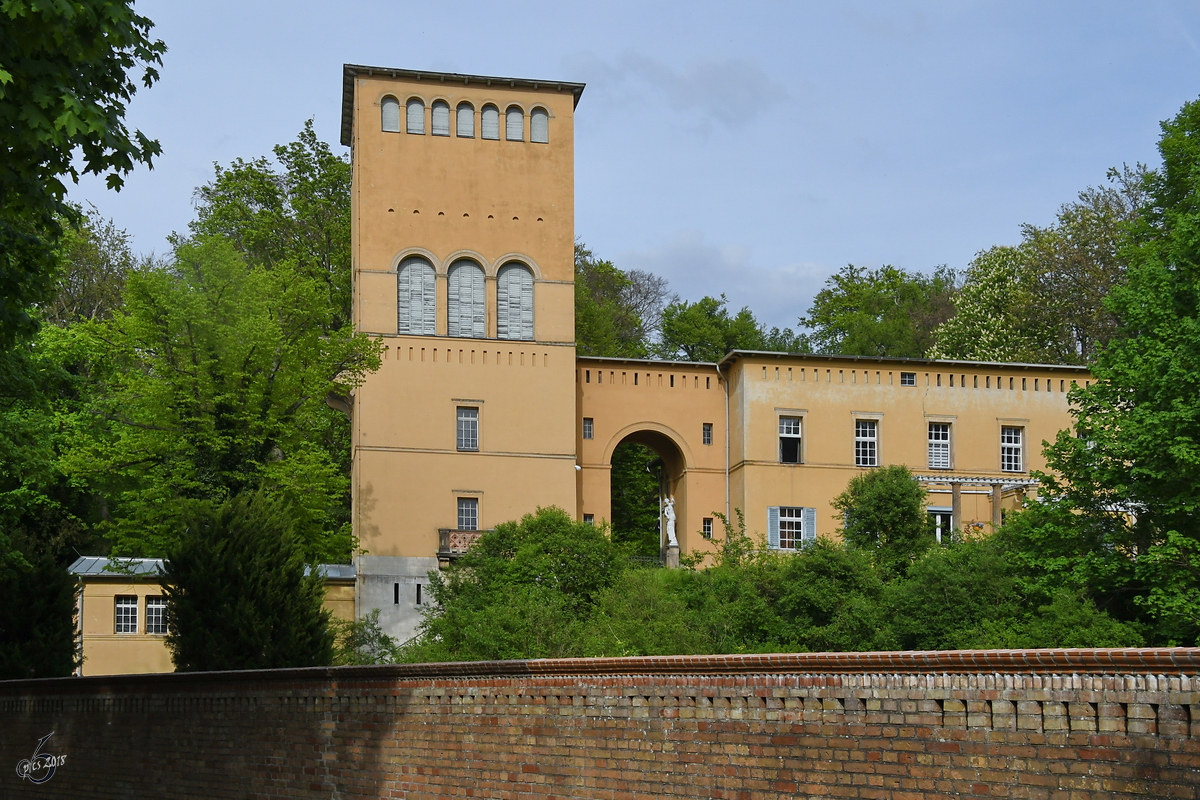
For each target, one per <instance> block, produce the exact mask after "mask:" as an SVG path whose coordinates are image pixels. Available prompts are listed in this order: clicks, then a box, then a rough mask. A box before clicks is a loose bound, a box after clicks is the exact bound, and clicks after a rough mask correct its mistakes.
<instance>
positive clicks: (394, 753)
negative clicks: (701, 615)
mask: <svg viewBox="0 0 1200 800" xmlns="http://www.w3.org/2000/svg"><path fill="white" fill-rule="evenodd" d="M51 731H53V732H54V735H53V736H51V737H50V738H49V739H48V740H47V742H46V744H45V746H44V747H43V752H44V753H47V754H49V755H53V756H66V759H65V761H64V762H63V763H62V764H61V765H59V766H57V767H56V771H55V773H54V775H53V776H52V777H51V778H50V780H49V781H47V782H46V783H44V784H41V785H35V784H33V783H31V782H30V781H28V780H23V779H21V778H20V777H18V775H17V772H16V767H17V765H18V762H20V761H21V760H23V759H28V758H30V756H31V755H32V754H33V750H34V747H35V746H36V744H37V742H38V740H39V739H41V738H42V737H43V736H45V735H46V734H47V733H50V732H51ZM0 757H2V758H3V763H0V796H2V797H5V798H22V797H54V798H75V797H106V798H148V797H173V798H193V797H194V798H226V797H228V798H239V799H240V798H258V797H296V798H300V797H322V798H343V797H405V798H407V797H413V798H417V797H422V798H423V797H451V796H453V797H479V798H492V797H498V798H517V797H521V798H536V797H594V798H604V800H618V799H619V798H629V797H636V796H641V795H650V794H664V795H677V796H687V797H716V798H730V799H731V800H749V799H750V798H759V797H789V798H790V797H822V798H824V797H829V798H834V797H837V798H875V799H876V800H916V798H939V797H964V796H972V797H979V796H995V797H1009V798H1045V799H1046V800H1090V798H1101V797H1103V798H1114V797H1178V798H1196V797H1197V796H1198V794H1200V770H1198V769H1197V767H1200V649H1192V648H1187V649H1183V648H1180V649H1165V650H1147V649H1139V650H1074V651H1070V650H1063V651H974V652H970V651H960V652H949V653H892V654H888V653H859V654H799V655H776V656H696V657H667V658H633V659H578V660H576V659H570V660H548V661H517V662H501V663H482V664H443V665H415V666H398V667H343V668H335V669H304V670H275V671H263V672H242V673H207V674H190V675H186V674H176V675H151V676H146V675H138V676H122V677H110V678H102V677H91V678H87V677H85V678H69V679H60V680H45V681H11V682H2V683H0Z"/></svg>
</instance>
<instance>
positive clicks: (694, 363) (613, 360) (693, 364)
mask: <svg viewBox="0 0 1200 800" xmlns="http://www.w3.org/2000/svg"><path fill="white" fill-rule="evenodd" d="M575 360H576V361H600V362H602V363H608V364H664V365H667V366H675V367H707V368H709V369H713V368H715V367H716V366H717V364H716V362H715V361H663V360H662V359H658V358H620V357H614V356H575Z"/></svg>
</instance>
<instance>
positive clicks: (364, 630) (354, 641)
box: [329, 608, 404, 666]
mask: <svg viewBox="0 0 1200 800" xmlns="http://www.w3.org/2000/svg"><path fill="white" fill-rule="evenodd" d="M329 630H330V631H331V632H332V633H333V639H334V645H333V663H334V664H337V665H338V666H352V665H363V664H399V663H401V662H402V661H403V660H404V654H403V651H402V649H401V646H400V644H399V643H398V642H397V641H396V640H395V639H393V638H392V637H391V636H388V635H387V634H386V633H384V632H383V626H382V625H380V624H379V609H378V608H373V609H371V610H370V611H369V612H368V613H367V614H366V616H364V617H363V618H362V619H349V620H346V619H336V618H331V619H330V620H329Z"/></svg>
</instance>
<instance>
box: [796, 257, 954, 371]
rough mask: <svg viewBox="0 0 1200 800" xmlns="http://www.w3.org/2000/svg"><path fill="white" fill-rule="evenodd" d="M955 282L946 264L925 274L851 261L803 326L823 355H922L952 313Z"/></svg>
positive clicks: (815, 303)
mask: <svg viewBox="0 0 1200 800" xmlns="http://www.w3.org/2000/svg"><path fill="white" fill-rule="evenodd" d="M955 282H956V276H955V274H954V272H953V271H952V270H950V269H947V268H946V267H939V268H938V269H937V270H935V271H934V273H933V274H932V275H921V274H919V273H917V274H913V273H909V272H906V271H905V270H902V269H897V268H896V267H891V266H883V267H880V268H879V269H873V270H868V269H865V268H863V267H856V266H854V265H853V264H850V265H847V266H846V267H843V268H842V269H841V270H839V271H838V272H836V273H835V274H833V275H832V276H830V277H829V278H828V279H827V280H826V281H825V288H823V289H822V290H821V291H820V292H818V293H817V296H816V297H815V298H813V304H812V307H811V308H810V309H809V310H808V315H807V316H804V317H801V318H800V324H801V326H803V327H806V328H809V329H811V331H812V332H811V333H810V334H808V340H809V342H810V343H811V345H812V347H813V348H814V349H815V350H816V351H817V352H818V353H829V354H834V355H855V356H900V357H905V358H922V357H924V355H925V353H926V351H928V350H929V348H930V346H931V345H932V344H933V331H934V329H935V328H936V327H937V326H938V325H940V324H941V323H943V322H945V321H946V319H947V318H949V317H950V315H951V314H953V311H954V307H953V303H952V301H953V298H954V293H955Z"/></svg>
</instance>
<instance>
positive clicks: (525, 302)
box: [520, 269, 533, 341]
mask: <svg viewBox="0 0 1200 800" xmlns="http://www.w3.org/2000/svg"><path fill="white" fill-rule="evenodd" d="M520 274H521V338H522V339H529V340H530V341H532V340H533V275H532V274H531V273H530V272H529V271H527V270H525V269H522V270H521V273H520Z"/></svg>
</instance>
